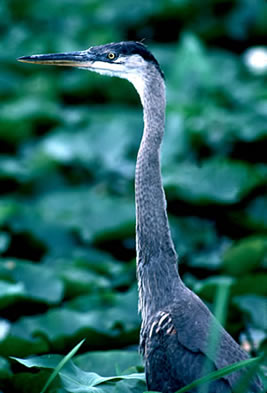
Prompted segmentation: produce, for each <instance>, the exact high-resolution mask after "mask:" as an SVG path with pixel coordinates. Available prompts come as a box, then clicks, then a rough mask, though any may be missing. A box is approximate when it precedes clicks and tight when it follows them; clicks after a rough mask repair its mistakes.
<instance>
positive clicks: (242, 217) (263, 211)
mask: <svg viewBox="0 0 267 393" xmlns="http://www.w3.org/2000/svg"><path fill="white" fill-rule="evenodd" d="M231 217H232V218H233V220H234V221H235V222H236V221H237V222H239V223H242V225H243V226H245V227H247V228H251V229H256V230H266V229H267V197H266V195H259V196H257V197H256V198H255V199H253V200H252V201H250V202H249V203H248V205H247V206H246V207H245V209H242V210H238V211H237V212H233V213H232V214H231Z"/></svg>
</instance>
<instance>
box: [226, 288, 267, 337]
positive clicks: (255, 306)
mask: <svg viewBox="0 0 267 393" xmlns="http://www.w3.org/2000/svg"><path fill="white" fill-rule="evenodd" d="M233 303H234V304H235V305H236V306H237V307H238V308H239V310H241V311H243V312H244V313H245V314H248V315H249V319H250V320H251V322H252V324H253V326H255V327H257V328H259V329H262V330H263V331H264V330H265V331H266V330H267V314H266V313H267V298H266V297H264V296H257V295H242V296H235V297H234V298H233Z"/></svg>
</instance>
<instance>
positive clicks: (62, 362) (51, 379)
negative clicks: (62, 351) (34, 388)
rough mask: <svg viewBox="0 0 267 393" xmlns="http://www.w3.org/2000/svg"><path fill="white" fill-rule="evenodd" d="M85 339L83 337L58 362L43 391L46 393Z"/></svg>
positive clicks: (42, 392)
mask: <svg viewBox="0 0 267 393" xmlns="http://www.w3.org/2000/svg"><path fill="white" fill-rule="evenodd" d="M84 341H85V339H83V340H82V341H81V342H79V343H78V344H77V345H76V346H75V347H74V348H73V349H72V350H71V351H70V352H69V353H68V354H67V355H66V356H64V358H63V359H62V360H61V361H60V362H59V363H58V365H57V367H56V368H55V369H54V370H53V372H52V374H51V375H50V377H49V378H48V380H47V382H46V384H45V386H44V387H43V389H42V391H41V393H44V392H45V391H46V390H47V388H48V386H49V385H51V383H52V382H53V380H54V379H55V378H56V376H57V375H58V374H59V373H60V371H61V370H62V369H63V367H64V366H65V364H66V363H67V362H68V361H69V360H70V359H71V358H72V357H73V356H74V355H75V353H76V352H77V351H78V350H79V348H80V347H81V345H82V344H83V342H84Z"/></svg>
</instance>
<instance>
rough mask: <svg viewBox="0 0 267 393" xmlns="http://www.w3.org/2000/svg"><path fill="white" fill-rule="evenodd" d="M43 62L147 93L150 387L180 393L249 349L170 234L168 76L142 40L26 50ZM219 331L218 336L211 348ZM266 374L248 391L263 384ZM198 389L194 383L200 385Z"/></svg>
mask: <svg viewBox="0 0 267 393" xmlns="http://www.w3.org/2000/svg"><path fill="white" fill-rule="evenodd" d="M19 60H20V61H23V62H28V63H36V64H52V65H59V66H72V67H78V68H83V69H87V70H90V71H95V72H98V73H100V74H104V75H109V76H118V77H120V78H125V79H128V80H129V81H130V82H131V83H132V84H133V85H134V86H135V88H136V90H137V92H138V93H139V96H140V99H141V102H142V105H143V113H144V132H143V137H142V141H141V145H140V148H139V151H138V156H137V163H136V174H135V198H136V200H135V201H136V249H137V277H138V285H139V309H140V311H141V316H142V326H141V333H140V349H141V352H142V354H143V357H144V361H145V371H146V380H147V385H148V388H149V389H150V390H157V391H161V392H163V393H173V392H175V391H176V390H177V389H179V388H181V387H183V386H185V385H186V384H188V383H190V382H192V381H194V380H195V379H197V378H199V377H201V376H202V375H203V373H205V369H206V367H207V368H208V369H209V370H210V371H211V370H217V369H220V368H222V367H224V366H227V365H230V364H232V363H235V362H238V361H240V360H243V359H247V358H248V355H247V353H246V352H245V351H243V350H242V349H241V348H240V346H239V345H238V344H237V343H236V342H235V341H234V340H233V338H232V337H231V336H230V335H229V334H228V333H227V332H226V331H225V330H224V328H223V327H222V326H221V325H220V324H219V322H218V321H216V319H215V318H214V316H213V315H212V314H211V312H210V311H209V309H208V308H207V307H206V306H205V305H204V303H203V302H202V301H201V300H200V299H199V297H198V296H197V295H195V294H194V293H193V292H192V291H191V290H190V289H188V288H187V287H186V286H185V285H184V283H183V282H182V280H181V278H180V275H179V272H178V266H177V256H176V252H175V249H174V245H173V242H172V238H171V235H170V229H169V223H168V218H167V212H166V199H165V194H164V190H163V187H162V180H161V171H160V145H161V141H162V138H163V133H164V123H165V83H164V76H163V73H162V71H161V69H160V66H159V64H158V62H157V60H156V59H155V57H154V56H153V55H152V54H151V53H150V52H149V51H148V50H147V48H146V47H145V46H144V45H143V44H141V43H139V42H132V41H130V42H120V43H111V44H107V45H100V46H95V47H91V48H89V49H87V50H84V51H79V52H69V53H56V54H44V55H34V56H27V57H21V58H19ZM211 332H212V333H213V335H214V334H215V336H216V337H217V338H218V343H217V348H216V351H211V350H210V336H211ZM242 376H244V370H243V371H236V372H234V373H232V374H229V375H227V376H225V377H223V378H221V379H219V380H216V381H214V382H212V383H210V385H209V387H207V389H206V392H210V393H219V392H224V393H230V392H233V389H234V385H235V384H236V383H237V381H238V380H239V379H240V378H242ZM261 388H262V385H261V382H260V379H259V377H258V376H254V377H251V381H250V383H249V388H248V392H250V393H252V392H254V393H255V392H260V390H261ZM195 391H196V390H191V392H195Z"/></svg>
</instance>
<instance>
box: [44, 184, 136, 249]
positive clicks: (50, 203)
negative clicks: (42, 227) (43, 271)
mask: <svg viewBox="0 0 267 393" xmlns="http://www.w3.org/2000/svg"><path fill="white" fill-rule="evenodd" d="M37 209H38V211H39V214H40V217H41V218H42V219H43V220H44V221H45V222H47V223H51V224H52V223H53V224H57V225H62V226H64V227H67V228H69V229H73V230H76V231H79V232H80V234H81V236H82V238H83V239H84V240H85V241H88V242H91V241H93V240H94V241H96V240H98V241H99V240H104V239H105V240H107V239H110V238H112V239H114V238H125V237H126V236H129V235H132V234H133V233H134V222H135V213H134V204H133V203H132V202H131V201H129V200H128V199H126V198H119V197H115V196H113V197H112V198H111V196H110V195H107V194H106V193H105V192H101V191H97V190H89V189H86V188H80V189H77V190H74V191H65V192H55V193H53V194H52V193H51V194H50V195H47V196H46V197H44V198H42V199H40V201H39V203H38V206H37Z"/></svg>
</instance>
